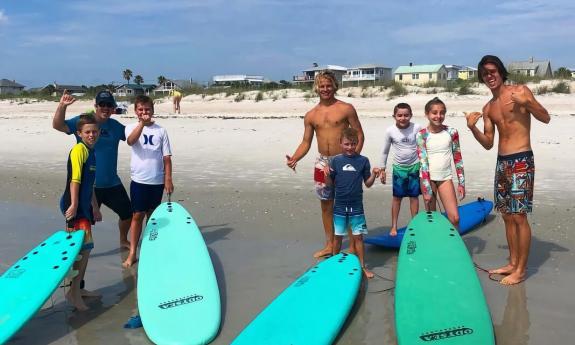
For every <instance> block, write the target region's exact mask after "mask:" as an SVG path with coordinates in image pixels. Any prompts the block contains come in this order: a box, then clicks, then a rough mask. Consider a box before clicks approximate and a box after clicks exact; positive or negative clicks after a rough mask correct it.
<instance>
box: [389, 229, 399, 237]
mask: <svg viewBox="0 0 575 345" xmlns="http://www.w3.org/2000/svg"><path fill="white" fill-rule="evenodd" d="M389 236H392V237H395V236H397V229H396V228H391V229H390V230H389Z"/></svg>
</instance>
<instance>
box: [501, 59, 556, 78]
mask: <svg viewBox="0 0 575 345" xmlns="http://www.w3.org/2000/svg"><path fill="white" fill-rule="evenodd" d="M507 70H508V71H509V73H515V74H523V75H527V76H530V77H540V78H543V79H550V78H552V77H553V70H552V69H551V61H549V60H542V61H535V60H534V59H533V57H531V58H529V60H527V61H512V62H510V63H509V64H508V65H507Z"/></svg>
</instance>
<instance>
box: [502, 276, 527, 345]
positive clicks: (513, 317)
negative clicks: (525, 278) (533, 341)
mask: <svg viewBox="0 0 575 345" xmlns="http://www.w3.org/2000/svg"><path fill="white" fill-rule="evenodd" d="M508 290H509V291H508V292H507V304H506V306H505V311H504V312H503V319H502V321H501V324H500V325H494V328H495V338H496V340H497V344H498V345H527V344H528V343H529V326H531V323H530V321H529V310H527V293H526V292H525V284H518V285H515V286H510V287H508Z"/></svg>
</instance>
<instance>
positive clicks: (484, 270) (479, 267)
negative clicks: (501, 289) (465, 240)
mask: <svg viewBox="0 0 575 345" xmlns="http://www.w3.org/2000/svg"><path fill="white" fill-rule="evenodd" d="M473 265H474V266H475V268H477V269H478V270H480V271H481V272H485V273H487V277H489V279H490V280H492V281H494V282H498V283H499V282H501V279H497V278H493V276H494V275H495V274H496V273H490V272H489V270H487V269H485V268H483V267H481V266H479V265H478V264H477V263H476V262H475V261H474V262H473Z"/></svg>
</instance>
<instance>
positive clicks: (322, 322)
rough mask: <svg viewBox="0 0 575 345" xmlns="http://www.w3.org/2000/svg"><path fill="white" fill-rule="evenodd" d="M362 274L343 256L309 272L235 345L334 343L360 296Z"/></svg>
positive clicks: (353, 259)
mask: <svg viewBox="0 0 575 345" xmlns="http://www.w3.org/2000/svg"><path fill="white" fill-rule="evenodd" d="M362 275H363V272H362V270H361V266H360V264H359V260H358V259H357V257H356V256H355V255H350V254H345V253H341V254H338V255H335V256H333V257H331V258H329V259H327V260H325V261H323V262H321V263H319V264H317V265H315V266H313V267H312V268H310V269H309V270H308V271H307V272H305V273H304V274H303V275H302V276H301V277H299V278H298V279H297V280H296V281H295V282H294V283H292V284H291V285H290V286H289V287H288V288H287V289H285V290H284V291H283V292H282V293H281V294H280V295H279V296H278V297H276V299H275V300H273V302H272V303H271V304H270V305H268V306H267V307H266V308H265V309H264V310H263V311H262V312H261V313H260V314H259V315H258V316H257V317H256V318H255V319H254V320H253V321H252V322H251V323H250V324H249V325H248V326H247V327H246V328H245V329H244V330H243V331H242V332H241V333H240V335H239V336H238V337H237V338H236V339H235V340H234V341H233V342H232V345H271V344H273V345H300V344H302V345H303V344H313V345H324V344H331V343H333V341H334V339H335V338H336V336H337V334H338V333H339V331H340V330H341V327H342V326H343V323H344V322H345V320H346V318H347V316H348V314H349V312H350V310H351V308H352V306H353V304H354V302H355V299H356V297H357V294H358V292H359V286H360V283H361V277H362Z"/></svg>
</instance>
